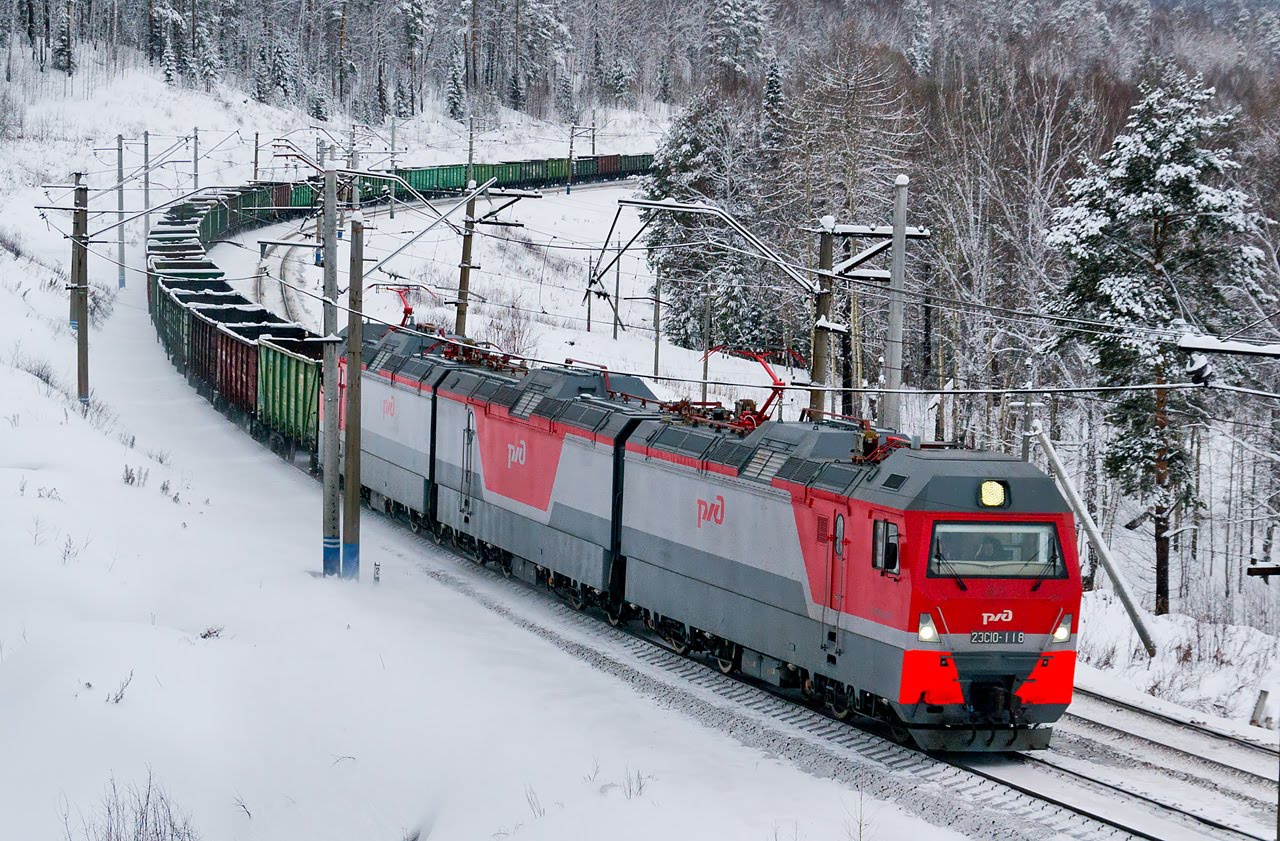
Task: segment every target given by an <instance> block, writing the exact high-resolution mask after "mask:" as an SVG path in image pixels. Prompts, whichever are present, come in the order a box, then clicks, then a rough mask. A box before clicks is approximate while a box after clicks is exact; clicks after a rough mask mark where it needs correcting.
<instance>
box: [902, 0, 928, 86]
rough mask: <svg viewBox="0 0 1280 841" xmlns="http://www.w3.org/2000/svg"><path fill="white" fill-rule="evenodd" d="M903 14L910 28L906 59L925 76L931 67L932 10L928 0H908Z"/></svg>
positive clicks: (917, 71)
mask: <svg viewBox="0 0 1280 841" xmlns="http://www.w3.org/2000/svg"><path fill="white" fill-rule="evenodd" d="M904 14H905V15H906V19H907V25H908V26H909V27H910V28H911V45H910V46H909V47H908V48H907V61H909V62H910V63H911V69H913V70H915V71H916V73H918V74H919V75H921V76H927V75H929V71H930V70H932V69H933V10H932V9H931V8H930V6H929V0H908V2H907V8H906V10H905V13H904Z"/></svg>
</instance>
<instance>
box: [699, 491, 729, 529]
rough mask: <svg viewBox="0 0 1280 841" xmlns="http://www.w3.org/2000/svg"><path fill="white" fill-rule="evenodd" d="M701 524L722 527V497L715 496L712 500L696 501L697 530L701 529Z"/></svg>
mask: <svg viewBox="0 0 1280 841" xmlns="http://www.w3.org/2000/svg"><path fill="white" fill-rule="evenodd" d="M703 523H715V524H716V525H717V526H722V525H724V497H722V496H718V495H717V496H716V498H715V499H714V500H707V499H700V500H698V528H702V524H703Z"/></svg>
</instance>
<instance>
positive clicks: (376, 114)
mask: <svg viewBox="0 0 1280 841" xmlns="http://www.w3.org/2000/svg"><path fill="white" fill-rule="evenodd" d="M390 113H391V92H390V91H389V90H387V76H386V73H385V71H384V70H383V66H382V62H378V85H377V88H376V90H375V91H374V99H373V115H372V116H373V118H374V122H376V123H378V124H381V123H382V121H383V120H385V119H386V118H387V115H388V114H390Z"/></svg>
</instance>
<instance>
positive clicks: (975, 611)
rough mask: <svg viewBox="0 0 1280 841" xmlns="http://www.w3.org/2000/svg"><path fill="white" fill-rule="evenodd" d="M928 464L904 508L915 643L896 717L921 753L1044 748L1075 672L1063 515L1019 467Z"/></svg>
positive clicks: (1073, 581)
mask: <svg viewBox="0 0 1280 841" xmlns="http://www.w3.org/2000/svg"><path fill="white" fill-rule="evenodd" d="M933 466H935V467H936V468H939V469H938V470H937V472H936V473H935V474H934V476H933V477H932V478H931V479H930V480H928V481H925V482H922V486H921V491H920V493H919V494H918V495H917V497H916V499H915V500H913V502H912V503H911V504H909V505H907V506H904V507H905V509H906V510H905V511H904V512H903V520H904V522H903V526H904V528H903V532H904V534H903V541H902V542H903V545H902V547H901V557H902V560H903V565H904V567H909V568H910V579H911V584H912V586H911V594H910V602H911V606H910V609H909V614H908V616H909V617H910V630H911V631H914V633H915V639H914V640H913V641H912V644H911V645H910V646H909V647H908V648H907V650H905V651H904V653H903V661H902V673H901V681H900V686H899V691H898V696H897V698H896V699H895V700H896V703H895V704H894V707H895V712H896V714H897V717H898V718H899V719H900V720H901V721H902V722H903V723H904V724H905V726H906V727H907V729H908V731H909V732H910V734H911V737H912V739H913V740H914V741H915V742H916V743H917V744H918V745H919V746H920V747H922V748H925V749H927V750H940V751H975V750H978V751H981V750H992V751H1006V750H1026V749H1042V748H1046V747H1048V745H1049V739H1050V736H1051V733H1052V730H1051V727H1050V725H1051V724H1052V723H1053V722H1055V721H1057V719H1058V718H1059V717H1061V715H1062V713H1063V712H1064V711H1065V710H1066V708H1067V705H1068V704H1069V703H1070V702H1071V694H1072V687H1073V683H1074V677H1075V662H1076V631H1077V623H1078V618H1079V615H1080V597H1081V585H1080V568H1079V564H1078V560H1077V557H1076V551H1075V533H1074V522H1073V518H1072V516H1071V513H1070V511H1069V509H1068V507H1067V505H1066V503H1065V501H1064V500H1063V499H1062V497H1061V495H1060V494H1059V493H1058V492H1057V489H1056V487H1054V486H1053V483H1052V480H1050V479H1049V478H1048V477H1047V476H1045V475H1044V474H1043V473H1041V472H1040V471H1038V470H1036V469H1035V468H1034V467H1032V466H1030V465H1025V464H1022V463H1021V462H1014V461H1009V462H1004V463H1003V464H1001V463H1000V462H995V463H993V462H992V460H991V459H990V457H989V456H988V458H987V459H986V460H984V461H983V462H978V461H976V460H974V461H969V460H966V459H956V460H955V461H951V462H950V463H949V464H948V463H947V462H936V461H935V462H934V463H933ZM1001 467H1003V468H1004V469H1005V470H1007V475H1003V476H1002V475H1000V468H1001ZM948 474H950V475H948Z"/></svg>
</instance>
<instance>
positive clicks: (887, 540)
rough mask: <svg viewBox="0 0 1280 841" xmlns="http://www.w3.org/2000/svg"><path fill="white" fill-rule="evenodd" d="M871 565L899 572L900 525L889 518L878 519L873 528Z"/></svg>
mask: <svg viewBox="0 0 1280 841" xmlns="http://www.w3.org/2000/svg"><path fill="white" fill-rule="evenodd" d="M871 566H872V567H873V568H874V569H879V570H884V571H885V572H894V573H896V572H898V526H897V524H896V523H890V522H888V521H887V520H876V521H875V524H874V526H873V528H872V530H871Z"/></svg>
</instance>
